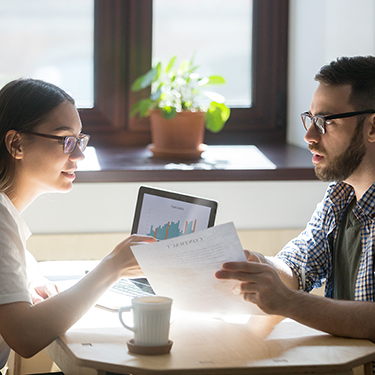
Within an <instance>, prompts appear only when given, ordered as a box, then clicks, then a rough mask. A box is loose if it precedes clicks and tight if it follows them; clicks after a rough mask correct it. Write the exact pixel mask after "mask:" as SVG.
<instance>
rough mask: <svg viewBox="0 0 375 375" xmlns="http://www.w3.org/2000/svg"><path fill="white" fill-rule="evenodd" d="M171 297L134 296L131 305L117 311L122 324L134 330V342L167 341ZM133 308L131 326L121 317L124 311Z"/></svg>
mask: <svg viewBox="0 0 375 375" xmlns="http://www.w3.org/2000/svg"><path fill="white" fill-rule="evenodd" d="M171 307H172V299H171V298H167V297H159V296H148V297H136V298H134V299H133V300H132V305H131V306H125V307H121V308H120V309H119V311H118V313H119V318H120V321H121V323H122V325H123V326H124V327H125V328H127V329H130V330H131V331H133V332H134V344H135V345H139V346H163V345H167V344H168V342H169V339H168V336H169V325H170V316H171ZM130 310H133V322H134V325H133V327H130V326H129V325H127V324H125V323H124V321H123V319H122V313H123V312H124V311H130Z"/></svg>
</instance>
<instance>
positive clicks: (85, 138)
mask: <svg viewBox="0 0 375 375" xmlns="http://www.w3.org/2000/svg"><path fill="white" fill-rule="evenodd" d="M20 133H25V134H31V135H37V136H38V137H44V138H51V139H57V140H58V141H60V143H62V145H63V147H64V153H65V154H71V153H73V152H74V150H75V149H76V147H77V144H78V147H79V149H80V150H81V152H83V151H85V149H86V147H87V144H88V143H89V140H90V136H89V135H87V134H83V133H80V134H79V135H78V138H77V137H75V136H74V135H67V136H65V137H59V136H57V135H50V134H42V133H36V132H33V131H30V130H21V131H20Z"/></svg>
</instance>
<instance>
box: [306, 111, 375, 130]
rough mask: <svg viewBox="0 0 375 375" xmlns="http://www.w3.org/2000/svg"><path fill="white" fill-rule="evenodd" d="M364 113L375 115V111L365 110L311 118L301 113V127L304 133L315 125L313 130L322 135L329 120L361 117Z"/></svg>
mask: <svg viewBox="0 0 375 375" xmlns="http://www.w3.org/2000/svg"><path fill="white" fill-rule="evenodd" d="M365 113H375V109H366V110H365V111H359V112H346V113H340V114H338V115H330V116H323V115H315V116H312V115H311V114H310V113H309V112H303V113H301V118H302V122H303V126H304V127H305V129H306V131H307V130H309V129H310V126H311V125H312V124H314V125H315V129H316V131H317V132H318V133H319V134H324V133H325V132H326V125H327V124H328V125H329V123H330V121H329V120H333V119H336V118H346V117H353V116H359V115H363V114H365Z"/></svg>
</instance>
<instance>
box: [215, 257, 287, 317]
mask: <svg viewBox="0 0 375 375" xmlns="http://www.w3.org/2000/svg"><path fill="white" fill-rule="evenodd" d="M245 253H246V258H247V260H248V261H247V262H227V263H224V264H223V265H222V269H221V270H220V271H218V272H216V274H215V277H216V278H218V279H224V280H238V281H240V283H239V284H237V285H236V286H235V287H234V288H233V292H234V293H235V294H238V295H240V297H241V298H243V299H244V300H245V301H248V302H252V303H255V304H256V305H257V306H258V307H259V308H260V309H261V310H263V311H264V312H266V313H268V314H278V315H283V313H284V312H285V310H286V307H287V305H288V303H289V301H290V300H291V298H292V295H293V293H294V292H293V291H292V290H291V289H289V288H288V287H287V286H286V285H285V284H284V282H283V281H282V280H281V279H280V277H279V275H278V272H277V270H276V268H275V267H274V265H273V263H272V262H271V261H270V260H269V259H267V258H266V257H264V256H263V255H262V254H259V253H255V252H249V251H245Z"/></svg>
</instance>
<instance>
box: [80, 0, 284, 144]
mask: <svg viewBox="0 0 375 375" xmlns="http://www.w3.org/2000/svg"><path fill="white" fill-rule="evenodd" d="M288 5H289V4H288V0H277V1H275V0H253V6H254V8H253V61H252V77H253V78H252V80H253V92H252V101H253V104H252V107H251V108H233V109H232V111H231V116H230V119H229V120H228V122H227V124H226V126H225V127H224V129H223V130H222V131H221V132H220V133H217V134H213V133H210V132H208V131H206V134H205V143H207V144H259V143H280V142H282V143H285V139H286V107H287V105H286V99H287V42H288ZM94 18H95V19H94V106H93V108H90V109H88V108H84V109H79V112H80V115H81V119H82V123H83V126H84V129H85V132H86V133H88V134H90V135H91V142H90V143H91V144H92V145H94V146H112V147H113V146H121V147H123V146H127V147H131V146H145V145H147V144H149V143H150V142H151V135H150V126H149V119H148V118H143V119H139V118H129V111H130V108H131V106H132V105H133V104H134V103H135V102H136V101H137V100H139V99H140V98H143V97H146V96H147V93H145V92H137V93H134V92H131V91H130V85H131V83H132V82H134V80H135V79H136V78H137V77H138V76H139V75H141V74H143V73H145V72H146V71H147V70H148V69H150V67H151V54H152V0H95V6H94Z"/></svg>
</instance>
